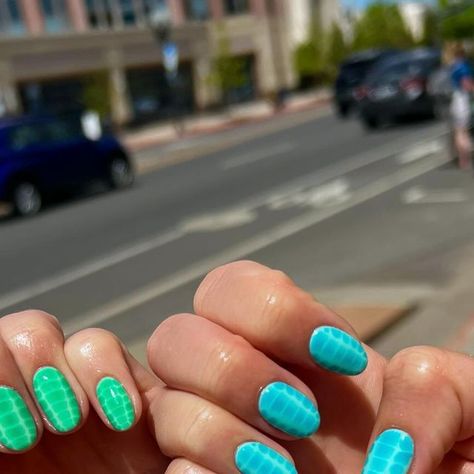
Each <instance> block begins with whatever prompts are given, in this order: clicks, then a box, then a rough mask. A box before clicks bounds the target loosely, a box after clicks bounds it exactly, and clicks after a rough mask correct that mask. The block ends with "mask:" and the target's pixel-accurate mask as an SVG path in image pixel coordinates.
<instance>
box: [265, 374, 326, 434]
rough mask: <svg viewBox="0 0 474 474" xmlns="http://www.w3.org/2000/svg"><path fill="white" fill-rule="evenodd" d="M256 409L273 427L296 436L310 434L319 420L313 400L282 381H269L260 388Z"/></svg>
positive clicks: (317, 425) (315, 429)
mask: <svg viewBox="0 0 474 474" xmlns="http://www.w3.org/2000/svg"><path fill="white" fill-rule="evenodd" d="M258 410H259V412H260V414H261V415H262V417H263V418H264V419H265V420H266V421H267V422H268V423H270V424H271V425H273V426H274V427H275V428H278V429H279V430H281V431H284V432H285V433H288V434H289V435H291V436H297V437H298V438H306V437H307V436H311V435H312V434H313V433H315V432H316V431H317V429H318V428H319V424H320V421H321V420H320V417H319V412H318V410H317V408H316V407H315V406H314V404H313V402H312V401H311V400H310V399H309V398H308V397H307V396H306V395H303V394H302V393H301V392H299V391H298V390H296V389H295V388H293V387H291V386H290V385H288V384H286V383H283V382H274V383H271V384H270V385H267V386H266V387H265V388H264V389H263V390H262V392H261V394H260V398H259V400H258Z"/></svg>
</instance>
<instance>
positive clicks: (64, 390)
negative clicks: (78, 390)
mask: <svg viewBox="0 0 474 474" xmlns="http://www.w3.org/2000/svg"><path fill="white" fill-rule="evenodd" d="M33 391H34V392H35V396H36V399H37V400H38V403H39V405H40V407H41V409H42V410H43V413H44V414H45V416H46V418H47V419H48V421H49V422H50V423H51V425H52V426H53V428H54V429H55V430H56V431H59V432H60V433H67V432H68V431H72V430H73V429H74V428H77V426H78V425H79V422H80V420H81V409H80V408H79V404H78V403H77V399H76V395H75V394H74V392H73V390H72V388H71V386H70V385H69V382H68V381H67V380H66V377H64V375H63V374H62V373H61V372H60V371H59V370H58V369H55V368H54V367H42V368H41V369H38V370H37V371H36V373H35V375H34V376H33Z"/></svg>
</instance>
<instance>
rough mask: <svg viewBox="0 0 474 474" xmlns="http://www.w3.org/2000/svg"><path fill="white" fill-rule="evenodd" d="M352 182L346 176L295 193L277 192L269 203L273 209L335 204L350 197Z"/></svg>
mask: <svg viewBox="0 0 474 474" xmlns="http://www.w3.org/2000/svg"><path fill="white" fill-rule="evenodd" d="M350 197H351V194H350V183H349V181H348V180H347V179H345V178H339V179H336V180H334V181H329V182H328V183H325V184H322V185H321V186H313V187H311V188H309V189H306V190H304V191H301V192H298V193H293V194H284V195H278V194H276V195H275V196H273V197H272V198H270V199H269V201H268V203H267V205H268V207H269V208H270V209H271V210H274V211H277V210H281V209H288V208H290V207H294V206H301V207H308V206H309V207H315V208H318V207H324V206H335V205H338V204H341V203H342V202H344V201H346V200H348V199H350Z"/></svg>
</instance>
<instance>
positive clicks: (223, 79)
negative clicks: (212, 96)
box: [209, 24, 247, 104]
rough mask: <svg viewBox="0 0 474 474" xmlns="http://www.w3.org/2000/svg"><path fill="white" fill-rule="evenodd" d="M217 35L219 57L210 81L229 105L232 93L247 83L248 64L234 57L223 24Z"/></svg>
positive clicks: (213, 67) (215, 60)
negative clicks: (246, 68) (246, 71)
mask: <svg viewBox="0 0 474 474" xmlns="http://www.w3.org/2000/svg"><path fill="white" fill-rule="evenodd" d="M217 34H218V40H217V41H218V45H217V55H216V57H215V58H214V60H213V64H212V71H211V74H210V78H209V79H210V81H211V83H213V84H214V85H215V86H217V87H218V88H219V90H220V91H221V94H222V100H223V102H224V104H228V103H229V99H230V93H231V92H232V91H233V90H234V89H236V88H238V87H242V86H244V85H245V84H246V83H247V75H246V74H245V67H246V63H245V60H244V58H241V57H237V56H232V52H231V45H230V39H229V36H228V35H227V32H226V30H225V27H224V25H223V24H220V25H219V26H218V32H217Z"/></svg>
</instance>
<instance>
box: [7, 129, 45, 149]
mask: <svg viewBox="0 0 474 474" xmlns="http://www.w3.org/2000/svg"><path fill="white" fill-rule="evenodd" d="M41 142H42V133H41V130H40V127H38V125H37V124H28V125H19V126H18V127H14V128H12V129H11V130H10V132H9V144H10V148H11V149H12V150H17V151H19V150H23V149H25V148H28V147H31V146H35V145H39V144H40V143H41Z"/></svg>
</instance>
